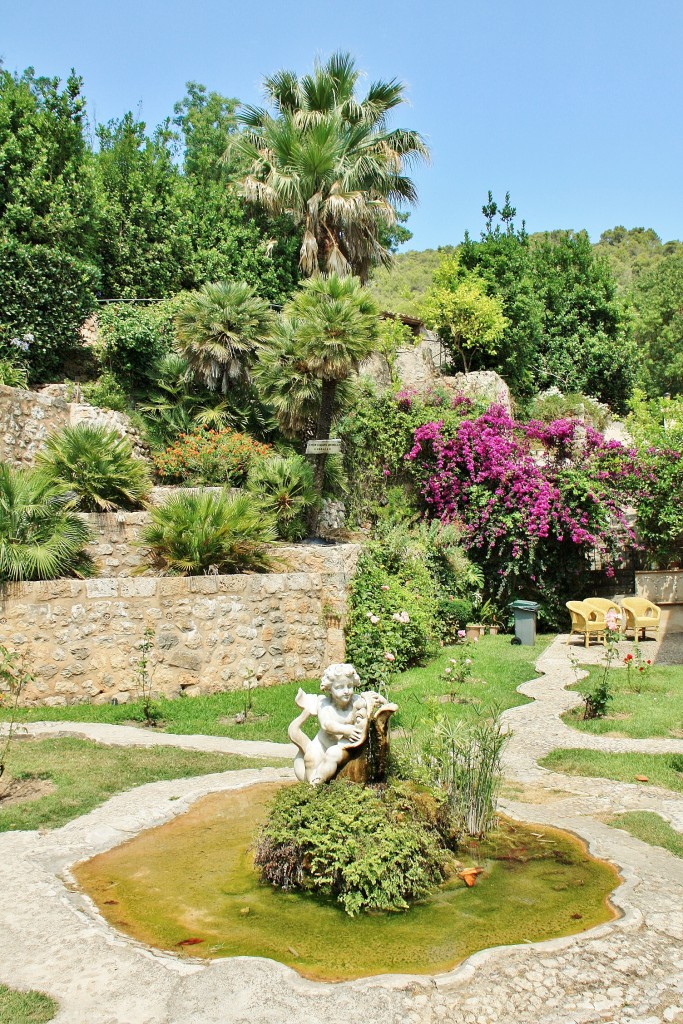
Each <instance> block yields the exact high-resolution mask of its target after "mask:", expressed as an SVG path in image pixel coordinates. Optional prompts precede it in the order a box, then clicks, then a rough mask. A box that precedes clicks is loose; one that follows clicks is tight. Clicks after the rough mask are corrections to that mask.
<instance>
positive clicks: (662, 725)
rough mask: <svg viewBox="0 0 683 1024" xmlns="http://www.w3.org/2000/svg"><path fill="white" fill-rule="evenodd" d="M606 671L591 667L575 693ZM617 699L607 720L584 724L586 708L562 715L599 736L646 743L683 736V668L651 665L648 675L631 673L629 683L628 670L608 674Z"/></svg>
mask: <svg viewBox="0 0 683 1024" xmlns="http://www.w3.org/2000/svg"><path fill="white" fill-rule="evenodd" d="M602 672H603V670H602V669H600V668H598V667H592V668H591V669H590V673H589V675H588V677H587V678H586V679H582V680H581V682H580V683H577V684H576V686H573V687H571V689H573V690H581V691H585V690H586V689H588V688H592V687H594V686H595V685H596V683H597V682H598V679H599V678H601V677H602ZM608 678H609V686H610V689H611V691H612V693H613V695H614V697H613V700H612V701H611V703H610V704H609V707H608V712H607V715H606V716H605V717H604V718H590V719H588V720H587V721H584V720H583V718H582V716H583V705H581V706H579V707H577V708H573V709H572V710H571V711H568V712H567V713H566V714H565V715H563V721H564V722H566V724H567V725H571V726H573V727H574V728H575V729H580V730H581V732H590V733H593V734H594V735H596V736H605V735H608V736H609V735H612V736H629V737H631V738H633V739H646V738H648V737H650V736H666V737H670V736H676V737H681V736H683V666H682V665H652V666H651V667H650V668H648V669H647V670H646V671H645V672H643V673H642V674H641V673H638V672H632V673H631V680H630V682H629V679H628V673H627V672H626V670H625V669H621V668H619V669H614V670H613V671H611V672H610V674H609V677H608Z"/></svg>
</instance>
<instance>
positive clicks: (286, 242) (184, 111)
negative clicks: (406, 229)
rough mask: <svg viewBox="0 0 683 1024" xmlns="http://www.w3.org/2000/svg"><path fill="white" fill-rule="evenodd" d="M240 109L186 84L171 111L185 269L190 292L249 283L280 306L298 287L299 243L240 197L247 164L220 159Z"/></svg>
mask: <svg viewBox="0 0 683 1024" xmlns="http://www.w3.org/2000/svg"><path fill="white" fill-rule="evenodd" d="M237 105H238V101H237V100H235V99H229V98H227V97H225V96H221V94H220V93H217V92H208V90H207V89H206V87H205V86H203V85H199V84H197V83H196V82H188V83H187V94H186V96H185V97H184V98H183V100H182V101H181V102H180V103H176V105H175V108H174V110H175V115H176V116H175V118H174V124H175V125H176V126H177V128H178V129H179V132H180V143H181V145H182V147H183V152H184V159H183V181H184V184H185V186H186V187H185V188H184V189H183V191H182V202H183V209H184V215H185V217H186V219H187V222H188V225H189V231H190V236H191V246H192V253H191V258H190V267H189V268H188V270H189V273H190V275H191V277H192V282H193V285H192V286H193V287H197V286H198V285H201V284H204V283H205V282H207V281H225V280H239V281H246V282H247V283H248V284H250V285H253V287H254V288H255V289H256V291H257V292H258V294H259V295H261V296H262V297H263V298H265V299H268V300H269V301H270V302H275V303H283V302H285V301H286V300H287V298H288V297H289V295H290V294H291V293H292V291H293V290H294V288H295V287H296V285H297V282H298V277H299V275H298V269H297V262H298V250H299V245H300V237H299V233H298V232H297V231H296V230H295V229H294V228H293V226H292V223H291V221H290V220H289V219H288V218H287V217H284V216H283V217H277V218H273V217H269V216H268V215H267V214H266V213H265V212H264V211H262V210H259V209H256V208H255V207H254V206H253V205H251V204H249V205H248V204H246V203H245V201H244V199H243V198H242V197H241V196H240V195H239V190H238V187H237V184H236V183H237V180H238V178H239V176H240V174H242V173H244V170H245V168H244V164H243V162H242V161H241V158H239V156H237V155H235V156H234V158H233V159H230V160H225V159H224V158H223V155H224V152H225V147H226V144H227V142H228V141H229V140H230V138H231V137H232V136H234V134H235V132H236V130H237V119H236V117H235V109H236V107H237Z"/></svg>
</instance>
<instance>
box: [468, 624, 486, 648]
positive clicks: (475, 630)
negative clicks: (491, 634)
mask: <svg viewBox="0 0 683 1024" xmlns="http://www.w3.org/2000/svg"><path fill="white" fill-rule="evenodd" d="M484 628H485V627H484V626H482V625H481V623H478V622H468V623H467V625H466V626H465V629H466V630H467V639H468V640H474V642H475V643H477V642H478V641H479V637H480V636H482V635H483V633H484Z"/></svg>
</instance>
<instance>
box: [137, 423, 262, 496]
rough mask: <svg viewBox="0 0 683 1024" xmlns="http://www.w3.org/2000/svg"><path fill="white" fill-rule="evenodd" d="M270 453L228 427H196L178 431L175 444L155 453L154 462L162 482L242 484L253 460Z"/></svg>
mask: <svg viewBox="0 0 683 1024" xmlns="http://www.w3.org/2000/svg"><path fill="white" fill-rule="evenodd" d="M270 452H271V447H270V445H267V444H261V442H259V441H254V439H253V438H251V437H249V435H248V434H240V433H239V432H238V431H236V430H232V429H231V428H230V427H225V428H223V429H222V430H207V429H205V428H203V427H199V428H198V429H197V430H195V431H194V432H193V433H191V434H180V436H179V437H178V440H177V441H176V442H175V444H172V445H171V446H170V447H169V448H167V449H166V450H165V451H163V452H161V453H159V454H157V455H155V456H154V464H155V466H156V469H157V473H158V475H159V476H160V477H161V479H162V480H163V481H164V482H165V483H170V484H188V485H190V486H192V485H202V484H208V485H211V484H218V485H228V486H230V487H241V486H242V484H243V483H244V482H245V480H246V478H247V474H248V472H249V469H250V468H251V466H252V464H253V463H254V461H255V460H256V459H261V458H264V457H265V456H267V455H269V454H270Z"/></svg>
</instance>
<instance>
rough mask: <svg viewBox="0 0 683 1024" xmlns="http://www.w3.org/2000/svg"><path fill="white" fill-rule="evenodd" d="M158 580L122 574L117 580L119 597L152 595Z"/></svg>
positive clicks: (154, 592) (155, 590)
mask: <svg viewBox="0 0 683 1024" xmlns="http://www.w3.org/2000/svg"><path fill="white" fill-rule="evenodd" d="M157 585H158V580H156V579H155V578H154V577H149V576H141V577H140V578H139V579H134V578H133V577H128V576H122V577H120V579H119V581H118V586H119V587H120V591H119V592H120V594H121V597H153V596H154V595H155V594H156V592H157Z"/></svg>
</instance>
